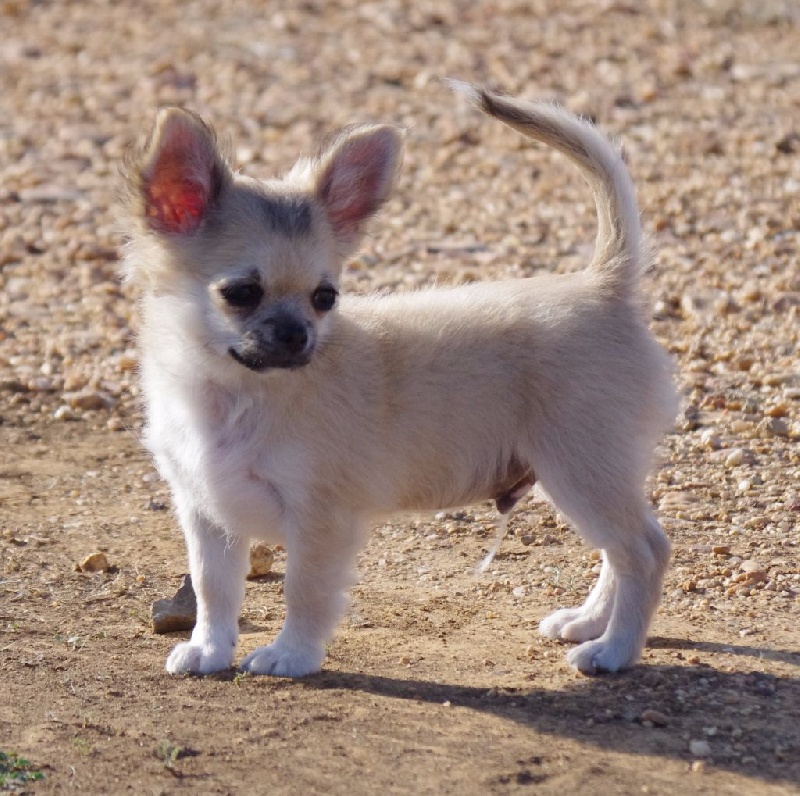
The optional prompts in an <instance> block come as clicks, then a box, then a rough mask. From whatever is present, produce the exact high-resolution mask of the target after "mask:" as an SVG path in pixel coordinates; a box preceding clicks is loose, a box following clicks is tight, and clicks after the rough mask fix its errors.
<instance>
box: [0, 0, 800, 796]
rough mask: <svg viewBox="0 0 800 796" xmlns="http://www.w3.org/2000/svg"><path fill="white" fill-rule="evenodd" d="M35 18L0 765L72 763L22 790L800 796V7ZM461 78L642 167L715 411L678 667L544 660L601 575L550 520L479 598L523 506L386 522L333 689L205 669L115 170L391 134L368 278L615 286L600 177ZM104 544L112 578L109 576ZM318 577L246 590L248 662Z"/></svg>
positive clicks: (1, 4) (8, 491)
mask: <svg viewBox="0 0 800 796" xmlns="http://www.w3.org/2000/svg"><path fill="white" fill-rule="evenodd" d="M0 26H2V31H3V35H2V37H0V80H2V83H1V84H0V89H1V90H0V110H2V113H0V175H1V176H0V199H1V200H2V201H0V551H2V569H0V672H1V674H0V752H4V753H6V754H8V755H19V756H22V757H23V758H25V759H26V760H28V761H29V762H30V769H31V770H30V771H29V772H28V773H29V774H32V773H33V772H41V773H42V774H43V775H44V776H43V779H40V780H37V781H34V780H29V781H27V782H23V781H22V780H23V778H24V772H22V771H19V770H18V771H16V772H10V773H6V772H3V763H2V760H3V759H0V783H2V782H3V781H4V784H0V789H3V788H6V789H10V790H18V791H24V792H33V793H37V794H38V793H42V794H45V793H63V792H69V791H83V792H86V793H112V794H115V793H127V792H131V793H137V794H138V793H142V794H145V793H147V794H149V793H159V794H161V793H163V794H171V793H198V794H200V793H216V794H220V793H231V794H233V793H237V794H238V793H287V794H288V793H292V794H306V793H308V794H315V793H330V794H348V796H354V795H356V794H374V793H396V794H407V793H414V794H416V793H419V794H423V793H424V794H428V793H431V794H434V793H435V794H449V793H457V794H505V793H545V794H546V793H568V794H571V793H579V792H590V793H597V794H633V793H637V794H638V793H651V794H674V793H679V792H680V793H687V794H695V793H696V794H728V793H730V794H743V793H748V794H788V793H798V792H800V630H798V618H800V613H799V609H800V561H798V559H799V558H800V547H799V544H800V540H799V537H800V534H799V533H798V532H799V531H800V361H798V353H797V351H798V338H799V337H800V267H798V229H799V228H800V126H798V125H799V124H800V122H798V120H799V119H800V61H799V60H798V52H799V51H800V11H799V10H798V7H797V4H796V3H795V2H791V0H786V2H781V0H743V1H742V2H738V1H737V0H702V1H700V2H683V1H682V0H674V1H673V2H668V1H667V0H663V1H662V0H653V2H644V3H636V2H624V1H623V2H619V1H617V0H604V1H603V2H601V3H597V2H593V1H592V0H569V1H568V2H558V0H524V1H515V0H497V2H483V1H482V0H479V1H478V2H473V0H463V1H461V2H451V3H445V2H434V1H433V0H424V1H423V2H419V3H413V4H412V3H404V2H402V0H385V2H384V1H381V0H377V1H376V2H365V1H364V0H332V1H331V2H325V1H324V0H306V1H305V2H303V3H279V2H272V1H271V0H267V1H262V2H252V0H190V1H189V2H185V3H174V2H167V1H166V0H137V1H136V2H130V3H116V2H112V1H111V0H108V1H107V2H103V1H101V0H92V1H88V2H77V1H76V2H63V0H52V2H48V1H47V0H42V1H41V2H35V1H33V0H32V1H30V2H28V1H26V0H0ZM440 76H458V77H463V78H468V79H473V80H477V81H485V82H488V83H490V84H492V85H494V86H497V87H499V88H502V89H504V90H506V91H508V92H511V93H518V94H522V95H525V96H528V97H547V98H553V99H557V100H559V101H560V102H562V103H564V104H565V105H566V106H567V107H569V108H571V109H573V110H575V111H578V112H581V113H584V114H587V115H590V116H592V117H594V118H596V119H597V121H598V122H599V123H600V124H601V125H602V127H603V128H604V129H606V130H608V131H609V132H611V133H612V134H614V135H617V136H618V137H619V138H620V140H621V141H622V142H623V144H624V146H625V150H626V153H627V156H628V159H629V162H630V166H631V170H632V173H633V176H634V181H635V182H636V184H637V189H638V193H639V199H640V203H641V207H642V213H643V220H644V224H645V227H646V229H647V231H648V233H649V234H650V236H651V238H652V241H653V244H654V252H655V254H654V267H653V269H652V270H651V272H650V273H648V274H647V275H646V277H645V280H644V287H645V291H646V293H647V294H648V296H649V297H650V298H651V308H652V323H653V328H654V330H655V331H656V334H657V335H658V337H659V339H660V340H661V341H662V343H663V344H664V346H665V347H666V348H667V349H668V350H670V351H671V352H672V354H673V356H674V358H675V363H676V378H677V381H678V383H679V385H680V388H681V392H682V395H683V407H682V411H681V415H680V416H679V417H678V418H677V419H676V425H675V428H674V429H673V430H672V431H671V432H670V433H669V434H668V435H667V436H666V438H665V440H664V443H663V445H662V446H661V447H660V449H659V451H658V455H657V462H656V465H655V468H654V474H653V478H652V481H651V483H650V484H649V489H650V490H651V493H652V499H653V502H654V504H655V505H656V507H657V510H658V514H659V517H660V518H661V520H662V521H663V523H664V526H665V528H666V529H667V531H668V533H669V535H670V537H671V539H672V540H673V543H674V556H673V564H672V567H671V569H670V572H669V574H668V577H667V580H666V584H665V589H664V600H663V604H662V606H661V609H660V611H659V613H658V616H657V618H656V620H655V622H654V625H653V627H652V630H651V634H650V638H649V643H648V647H647V650H646V652H645V655H644V657H643V660H642V661H641V663H640V664H639V665H637V666H636V667H635V668H633V669H632V670H630V671H627V672H624V673H620V674H617V675H612V676H602V677H596V678H588V677H583V676H578V675H576V674H575V673H573V672H572V671H571V670H570V669H569V668H568V666H567V665H566V661H565V651H566V647H565V646H564V645H562V644H559V643H556V642H553V641H549V640H545V639H542V638H540V637H539V636H538V635H537V632H536V627H537V624H538V622H539V620H540V619H541V618H542V617H544V616H545V615H546V614H547V613H548V612H549V611H551V610H553V609H555V608H556V607H559V606H563V605H574V604H577V603H578V602H580V601H581V599H582V598H583V596H584V595H585V594H586V592H587V590H588V589H589V587H590V585H591V583H592V581H593V578H594V577H595V576H596V570H597V565H598V557H597V553H596V551H590V550H588V549H586V548H585V547H583V546H582V545H581V543H580V541H579V539H578V538H577V537H576V536H575V535H574V534H573V533H572V531H571V530H570V529H569V528H568V527H567V526H566V525H565V524H564V523H563V521H562V520H561V519H560V518H559V517H558V516H556V515H555V514H554V513H553V512H552V511H551V509H550V508H549V507H548V505H547V504H546V503H544V502H542V501H541V500H539V499H538V498H537V497H536V496H535V495H534V496H532V497H530V498H529V499H527V500H526V501H525V502H524V503H523V504H522V505H521V506H520V508H519V509H518V510H517V511H516V513H515V514H514V515H513V518H512V521H511V525H510V534H509V538H508V539H507V540H506V542H505V543H504V544H503V546H502V547H501V548H500V552H499V554H498V556H497V558H496V559H495V561H494V562H493V563H492V565H491V566H490V567H489V569H488V570H487V571H486V572H484V573H483V574H481V575H476V574H475V567H476V565H477V564H478V563H479V562H480V561H481V559H482V557H483V556H484V554H485V553H486V551H487V549H488V548H489V546H490V545H491V542H492V538H493V535H494V532H495V517H494V515H493V513H492V510H491V507H490V506H489V505H482V506H471V507H465V508H464V509H463V510H459V511H453V512H448V513H444V512H443V513H440V514H437V515H436V516H427V515H426V516H418V517H399V518H394V519H393V520H392V522H391V523H390V524H386V525H383V526H380V527H378V528H376V530H375V533H374V534H373V536H372V539H371V542H370V543H369V545H368V547H367V548H366V549H365V551H364V553H363V555H362V558H361V572H362V579H361V582H360V584H359V585H358V586H357V587H356V588H355V589H354V591H353V604H352V608H351V610H350V612H349V614H348V616H347V618H346V619H345V621H344V622H343V623H342V625H341V627H340V628H339V632H338V633H337V636H336V638H335V640H334V641H333V642H332V644H331V645H330V649H329V656H328V659H327V661H326V663H325V665H324V669H323V672H322V673H321V674H319V675H316V676H312V677H309V678H306V679H304V680H300V681H289V680H281V679H273V678H253V677H241V676H237V675H236V673H235V672H234V671H231V672H229V673H225V674H223V675H220V676H211V677H206V678H186V679H181V678H172V677H170V676H168V675H167V674H166V672H165V671H164V661H165V657H166V655H167V653H168V651H169V650H170V648H171V647H172V645H173V644H174V643H175V642H176V640H178V639H179V638H182V637H184V636H185V635H186V634H184V633H177V634H172V635H167V636H163V635H156V634H154V633H153V632H152V630H151V627H150V606H151V604H152V603H153V601H154V600H157V599H159V598H162V597H165V596H168V595H170V594H172V593H173V592H174V591H175V589H176V588H177V586H178V584H179V582H180V578H181V575H182V574H183V573H184V572H185V571H186V561H185V555H184V549H183V542H182V539H181V536H180V532H179V530H178V528H177V525H176V522H175V520H174V518H173V516H172V513H171V511H170V498H169V493H168V490H167V488H166V486H165V484H164V483H163V482H162V481H160V480H159V478H158V476H157V475H156V473H155V471H154V469H153V466H152V463H151V462H150V460H149V458H148V456H147V455H146V453H145V452H144V451H143V449H142V447H141V445H140V444H139V440H138V435H139V431H140V429H141V408H140V403H139V396H138V390H137V386H136V362H137V357H136V352H135V330H136V313H135V298H136V297H135V294H134V292H133V290H132V289H130V288H129V287H128V286H125V285H122V284H121V283H120V282H119V280H118V279H117V276H116V274H117V268H118V265H119V262H118V258H119V251H120V245H121V243H122V241H121V237H120V234H119V232H118V226H117V223H116V210H115V192H116V189H117V187H118V179H117V169H118V164H119V162H120V160H121V158H122V157H123V156H124V153H125V152H126V151H127V150H128V149H129V147H130V146H131V144H132V142H133V141H135V140H136V139H137V138H139V137H140V136H141V135H142V134H143V133H144V132H145V131H146V130H147V128H148V126H149V124H150V121H151V120H152V117H153V111H154V109H155V108H156V107H157V106H159V105H163V104H169V103H174V104H181V105H185V106H188V107H191V108H193V109H195V110H197V111H199V112H201V113H203V114H204V115H205V116H207V117H208V118H209V119H210V120H211V121H213V123H214V124H215V125H216V126H217V128H218V129H219V130H220V131H221V132H224V133H225V134H226V135H230V136H231V138H232V140H233V142H234V144H233V145H234V151H235V152H236V155H237V158H238V161H239V163H240V165H241V166H242V168H243V169H244V170H245V171H246V172H247V173H249V174H252V175H254V176H260V177H266V176H268V175H271V174H275V173H276V172H278V173H279V172H281V171H283V170H285V169H286V168H288V167H289V166H290V165H291V163H292V162H293V160H294V158H296V157H297V156H298V155H299V154H300V153H303V152H308V151H309V150H313V149H314V148H315V147H316V145H317V143H318V142H319V140H320V139H321V138H322V137H324V136H325V135H328V134H330V133H331V132H333V131H335V130H336V129H337V128H339V127H341V126H343V125H345V124H348V123H351V122H356V121H369V120H373V121H388V122H392V123H396V124H399V125H402V126H404V127H406V128H407V129H408V135H407V153H406V157H405V162H404V169H403V174H402V177H401V180H400V184H399V186H398V190H397V194H396V197H395V198H394V199H393V200H392V201H391V203H390V205H389V207H388V209H387V210H386V212H385V213H384V215H383V217H382V218H381V219H380V220H379V222H378V223H376V224H375V226H374V228H373V231H372V234H371V237H370V239H369V240H368V241H367V244H366V246H365V247H364V250H363V251H362V252H361V254H360V255H359V256H358V257H357V258H355V259H354V260H353V262H352V263H351V264H350V266H349V267H348V273H347V287H348V288H349V289H351V290H355V291H368V290H375V289H379V290H405V289H410V288H413V287H416V286H419V285H423V284H427V283H430V282H431V281H438V282H442V283H449V282H460V281H470V280H474V279H492V278H498V277H503V276H504V277H514V276H524V275H530V274H535V273H537V272H543V271H549V270H571V269H575V268H579V267H581V264H582V263H585V262H586V259H587V257H588V256H589V254H590V253H591V243H592V235H593V226H594V220H593V213H592V208H591V202H590V197H589V195H588V192H587V190H586V188H585V186H584V185H583V184H582V183H581V181H580V179H579V178H578V177H576V175H575V174H574V173H573V172H572V171H571V170H570V169H569V167H568V166H567V165H566V164H565V163H564V162H563V160H559V159H557V158H555V157H553V156H552V155H550V154H549V153H546V152H543V151H541V150H540V149H537V148H536V147H533V146H530V145H529V144H527V143H525V142H522V141H521V140H519V139H518V138H517V137H515V136H514V135H513V134H511V133H510V132H509V131H507V130H504V129H502V128H500V127H499V126H497V125H493V124H492V123H491V122H489V121H487V120H484V119H481V118H478V117H477V116H476V114H474V113H473V112H471V111H469V110H468V109H467V108H466V107H465V106H464V105H463V103H461V102H460V101H458V100H457V99H455V98H453V97H452V96H450V95H449V94H448V92H447V91H445V90H444V89H443V88H442V86H441V85H440V83H439V82H438V81H437V78H438V77H440ZM98 551H102V552H104V553H105V554H106V556H107V558H108V560H109V562H110V570H109V571H106V572H98V573H94V574H93V573H87V572H80V571H77V569H76V564H77V563H78V562H80V561H81V560H83V559H84V558H85V557H86V556H88V555H89V554H91V553H94V552H98ZM284 565H285V559H284V556H283V553H282V552H281V551H280V550H278V551H277V552H276V561H275V564H274V567H273V572H272V574H270V575H269V576H267V577H265V578H262V579H260V580H257V581H252V582H250V583H249V584H248V587H247V596H246V601H245V605H244V609H243V613H242V618H241V630H242V635H241V640H240V644H239V655H240V656H241V655H244V654H246V653H247V652H249V651H250V650H252V649H253V648H254V647H256V646H258V645H261V644H264V643H266V642H267V641H268V640H270V639H271V638H272V637H273V636H274V634H275V633H276V632H277V630H278V628H279V627H280V624H281V621H282V617H283V599H282V595H281V586H282V573H283V571H284ZM7 759H9V758H5V760H7ZM14 759H16V758H14ZM4 776H5V780H3V777H4Z"/></svg>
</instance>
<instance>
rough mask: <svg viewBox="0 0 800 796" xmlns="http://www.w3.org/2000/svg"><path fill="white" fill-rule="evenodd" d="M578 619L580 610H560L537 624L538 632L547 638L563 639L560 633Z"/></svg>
mask: <svg viewBox="0 0 800 796" xmlns="http://www.w3.org/2000/svg"><path fill="white" fill-rule="evenodd" d="M580 618H581V609H580V608H561V609H560V610H558V611H556V612H555V613H552V614H550V616H548V617H545V618H544V619H542V621H541V622H539V632H540V633H541V634H542V635H543V636H546V637H547V638H563V636H562V635H561V631H562V630H563V629H564V628H565V627H566V626H567V625H569V624H570V623H572V622H574V621H575V620H576V619H580Z"/></svg>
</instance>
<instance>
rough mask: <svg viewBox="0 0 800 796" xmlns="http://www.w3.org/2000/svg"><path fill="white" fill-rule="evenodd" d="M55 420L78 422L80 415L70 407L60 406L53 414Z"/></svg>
mask: <svg viewBox="0 0 800 796" xmlns="http://www.w3.org/2000/svg"><path fill="white" fill-rule="evenodd" d="M53 418H54V419H55V420H64V421H66V420H77V419H78V415H76V414H75V412H74V411H73V410H72V409H71V408H70V407H69V406H66V405H64V406H59V407H58V409H56V411H55V412H53Z"/></svg>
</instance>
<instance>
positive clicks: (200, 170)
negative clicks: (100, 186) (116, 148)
mask: <svg viewBox="0 0 800 796" xmlns="http://www.w3.org/2000/svg"><path fill="white" fill-rule="evenodd" d="M229 179H230V169H229V167H228V164H227V162H226V159H225V158H224V157H223V155H222V154H221V153H220V150H219V148H218V146H217V141H216V137H215V135H214V131H213V130H212V129H211V127H209V125H207V124H206V123H205V122H204V121H203V120H202V119H201V118H200V117H199V116H196V115H195V114H193V113H190V112H188V111H185V110H181V109H179V108H166V109H164V110H162V111H160V112H159V114H158V117H157V118H156V121H155V124H154V125H153V130H152V133H151V134H150V139H149V141H148V143H147V144H146V146H145V147H144V150H143V151H142V152H141V153H140V155H139V157H138V158H137V159H136V161H135V162H134V164H133V165H129V168H128V180H129V183H131V184H130V185H129V187H130V188H131V189H132V190H133V192H134V193H135V194H136V196H135V200H136V204H137V205H138V207H139V208H140V212H141V214H142V216H143V221H144V223H145V225H146V226H147V227H148V228H149V229H150V230H152V231H153V232H156V233H159V234H175V235H186V234H191V233H192V232H195V231H196V230H198V229H199V228H200V227H201V225H202V224H203V222H204V221H205V220H206V218H207V217H208V215H209V213H210V212H211V211H212V210H213V208H214V205H215V203H216V202H217V199H218V197H219V194H220V192H221V191H222V188H223V187H224V185H225V183H226V182H227V181H228V180H229Z"/></svg>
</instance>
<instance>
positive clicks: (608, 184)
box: [449, 80, 644, 295]
mask: <svg viewBox="0 0 800 796" xmlns="http://www.w3.org/2000/svg"><path fill="white" fill-rule="evenodd" d="M449 84H450V86H451V88H453V89H455V90H456V91H459V92H461V93H463V94H466V95H467V97H468V98H469V99H470V100H471V101H472V102H473V103H474V104H475V105H476V106H477V107H478V108H479V109H480V110H482V111H483V112H484V113H486V114H488V115H489V116H493V117H494V118H496V119H499V120H500V121H502V122H504V123H505V124H507V125H508V126H509V127H512V128H513V129H514V130H517V131H518V132H520V133H522V134H523V135H525V136H527V137H528V138H533V139H534V140H536V141H541V142H542V143H543V144H547V145H548V146H550V147H552V148H553V149H556V150H557V151H559V152H561V153H563V154H564V155H566V156H567V157H568V158H569V159H570V160H571V161H572V162H573V163H574V164H575V165H576V166H577V167H578V168H579V169H580V171H581V173H582V174H583V176H584V178H585V179H586V181H587V182H588V183H589V186H590V187H591V189H592V193H593V195H594V201H595V206H596V208H597V223H598V227H597V242H596V246H595V254H594V259H593V260H592V263H591V265H590V266H589V269H590V270H591V271H593V272H595V273H596V274H597V275H598V276H599V277H600V278H601V279H602V280H603V282H604V283H605V285H606V287H607V288H608V289H610V290H611V291H612V292H613V293H616V294H619V295H627V294H629V293H630V292H631V291H632V290H633V289H634V287H635V285H636V283H637V281H638V277H639V273H640V271H641V269H642V261H643V259H644V256H643V246H642V228H641V225H640V223H639V210H638V207H637V205H636V196H635V194H634V190H633V183H632V182H631V178H630V175H629V174H628V169H627V168H626V166H625V163H624V162H623V160H622V155H621V153H620V151H619V148H618V147H617V146H616V145H614V144H613V143H612V142H611V141H609V139H608V138H606V137H605V136H604V135H603V134H602V133H600V132H599V131H598V130H597V129H596V128H595V127H594V125H592V124H591V123H590V122H588V121H584V120H583V119H580V118H578V117H577V116H574V115H573V114H571V113H568V112H567V111H565V110H562V109H561V108H559V107H557V106H555V105H552V104H550V103H546V102H539V103H531V102H524V101H522V100H518V99H513V98H511V97H504V96H500V95H498V94H493V93H492V92H490V91H487V90H486V89H482V88H478V87H476V86H472V85H470V84H468V83H462V82H460V81H455V80H452V81H449Z"/></svg>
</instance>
